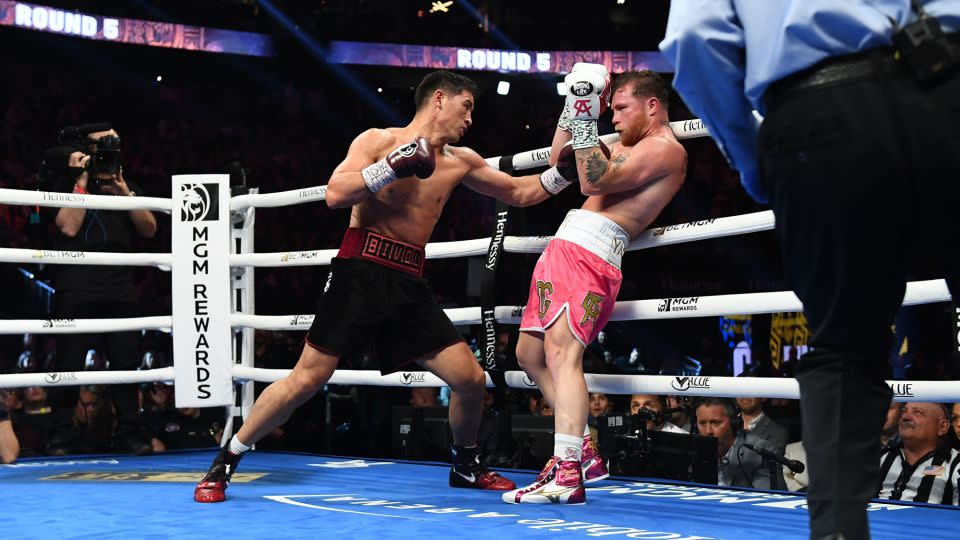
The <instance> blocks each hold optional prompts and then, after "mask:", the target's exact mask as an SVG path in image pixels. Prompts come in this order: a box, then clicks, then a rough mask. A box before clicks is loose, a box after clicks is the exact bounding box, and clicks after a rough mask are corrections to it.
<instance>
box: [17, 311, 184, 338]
mask: <svg viewBox="0 0 960 540" xmlns="http://www.w3.org/2000/svg"><path fill="white" fill-rule="evenodd" d="M172 325H173V317H172V316H170V315H159V316H154V317H127V318H117V319H0V334H23V333H31V334H93V333H97V332H129V331H132V330H162V331H169V330H170V327H171V326H172Z"/></svg>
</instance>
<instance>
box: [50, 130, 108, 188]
mask: <svg viewBox="0 0 960 540" xmlns="http://www.w3.org/2000/svg"><path fill="white" fill-rule="evenodd" d="M111 129H113V127H112V126H111V125H110V124H109V123H107V122H97V123H93V124H80V125H78V126H67V127H65V128H63V129H61V130H60V144H62V145H65V146H69V147H73V148H75V149H76V150H79V151H81V152H83V153H84V154H87V155H89V156H90V161H88V162H87V171H88V172H89V173H90V174H89V178H88V180H87V191H88V192H90V193H93V194H99V193H101V190H102V188H103V186H104V183H105V182H110V179H112V178H113V177H115V176H116V175H117V174H119V173H120V167H121V165H122V163H121V161H120V137H118V136H116V135H104V136H102V137H100V138H99V139H96V140H94V139H91V138H90V134H91V133H98V132H101V131H109V130H111Z"/></svg>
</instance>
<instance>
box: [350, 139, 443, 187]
mask: <svg viewBox="0 0 960 540" xmlns="http://www.w3.org/2000/svg"><path fill="white" fill-rule="evenodd" d="M436 168H437V158H436V156H435V155H434V154H433V145H431V144H430V143H429V142H428V141H427V139H425V138H423V137H417V138H416V139H414V140H412V141H410V142H408V143H407V144H405V145H403V146H400V147H398V148H397V149H396V150H394V151H393V152H390V153H389V154H387V157H385V158H383V159H381V160H380V161H378V162H376V163H374V164H373V165H370V166H369V167H367V168H365V169H363V170H362V171H360V174H361V176H363V181H364V182H365V183H366V184H367V188H369V189H370V192H371V193H376V192H378V191H380V190H381V189H383V188H384V187H386V186H387V185H388V184H390V183H391V182H394V181H395V180H397V179H400V178H407V177H410V176H416V177H417V178H429V177H430V175H432V174H433V171H434V169H436Z"/></svg>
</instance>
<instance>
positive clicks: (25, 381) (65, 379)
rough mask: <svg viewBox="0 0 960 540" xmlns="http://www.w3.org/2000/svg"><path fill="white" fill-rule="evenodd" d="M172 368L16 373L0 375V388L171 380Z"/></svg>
mask: <svg viewBox="0 0 960 540" xmlns="http://www.w3.org/2000/svg"><path fill="white" fill-rule="evenodd" d="M173 378H174V377H173V368H172V367H165V368H157V369H145V370H141V371H77V372H73V371H68V372H64V373H16V374H13V375H0V388H29V387H31V386H78V385H83V384H131V383H148V382H164V381H173Z"/></svg>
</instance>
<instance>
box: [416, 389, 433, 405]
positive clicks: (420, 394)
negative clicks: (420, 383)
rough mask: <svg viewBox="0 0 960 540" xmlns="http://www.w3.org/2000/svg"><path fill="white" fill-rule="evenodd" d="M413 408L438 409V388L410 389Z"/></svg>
mask: <svg viewBox="0 0 960 540" xmlns="http://www.w3.org/2000/svg"><path fill="white" fill-rule="evenodd" d="M410 406H411V407H436V406H437V389H436V388H411V389H410Z"/></svg>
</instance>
